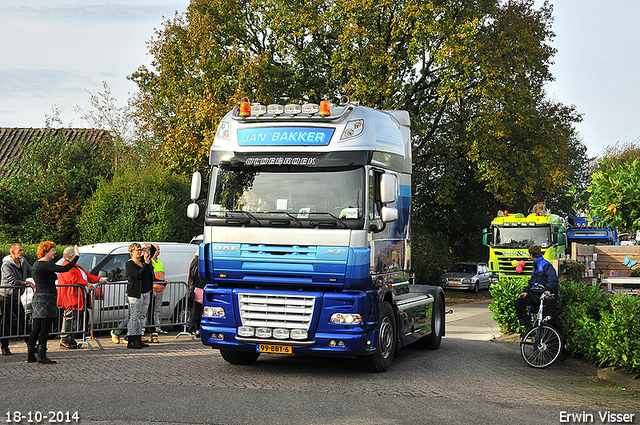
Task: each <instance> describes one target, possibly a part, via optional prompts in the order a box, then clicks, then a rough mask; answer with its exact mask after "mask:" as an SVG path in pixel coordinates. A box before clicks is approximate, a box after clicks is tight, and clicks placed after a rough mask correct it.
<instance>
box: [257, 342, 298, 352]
mask: <svg viewBox="0 0 640 425" xmlns="http://www.w3.org/2000/svg"><path fill="white" fill-rule="evenodd" d="M258 351H259V352H261V353H273V354H293V348H292V347H291V346H290V345H272V344H258Z"/></svg>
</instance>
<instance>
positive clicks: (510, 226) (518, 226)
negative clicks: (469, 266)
mask: <svg viewBox="0 0 640 425" xmlns="http://www.w3.org/2000/svg"><path fill="white" fill-rule="evenodd" d="M483 244H484V245H486V246H488V247H489V268H490V269H491V271H492V272H494V273H498V275H499V277H509V276H512V277H514V276H515V277H517V276H529V275H531V272H532V271H533V259H532V258H530V256H529V247H530V246H532V245H538V246H540V248H542V253H543V256H544V258H545V259H547V260H548V261H549V262H551V263H553V260H557V259H560V258H564V255H565V225H564V220H563V219H562V217H560V216H558V215H556V214H552V213H551V212H550V211H549V210H547V208H546V206H545V204H543V203H539V204H536V205H534V206H533V207H532V209H531V211H530V212H529V214H527V215H524V214H521V213H516V214H513V213H509V212H507V211H498V214H497V216H496V218H494V219H493V221H492V222H491V227H489V228H486V229H484V230H483Z"/></svg>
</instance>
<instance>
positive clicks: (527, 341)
mask: <svg viewBox="0 0 640 425" xmlns="http://www.w3.org/2000/svg"><path fill="white" fill-rule="evenodd" d="M547 297H549V298H553V294H551V295H548V296H544V295H543V296H541V297H540V306H539V307H538V312H537V313H536V315H535V320H534V322H533V326H531V327H530V328H529V329H527V330H526V332H525V334H524V336H523V337H522V340H521V341H520V354H522V358H523V359H524V361H525V362H526V363H527V364H528V365H529V366H531V367H535V368H538V369H543V368H545V367H548V366H551V365H552V364H553V363H554V362H555V361H556V360H558V358H559V357H560V353H561V352H562V346H563V342H562V337H561V336H560V333H559V332H558V331H557V330H555V329H554V328H553V327H551V326H548V325H546V324H545V323H546V322H547V321H548V320H549V319H551V316H547V317H543V314H544V301H545V299H546V298H547Z"/></svg>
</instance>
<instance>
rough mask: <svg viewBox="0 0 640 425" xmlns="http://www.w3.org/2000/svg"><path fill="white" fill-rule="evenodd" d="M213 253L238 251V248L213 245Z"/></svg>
mask: <svg viewBox="0 0 640 425" xmlns="http://www.w3.org/2000/svg"><path fill="white" fill-rule="evenodd" d="M213 250H214V251H239V250H240V247H239V246H229V245H214V246H213Z"/></svg>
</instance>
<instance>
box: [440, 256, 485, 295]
mask: <svg viewBox="0 0 640 425" xmlns="http://www.w3.org/2000/svg"><path fill="white" fill-rule="evenodd" d="M438 284H439V285H440V286H441V287H442V288H446V289H466V290H468V291H473V292H478V291H479V290H481V289H489V286H490V285H491V270H489V266H488V265H487V264H486V263H454V264H453V266H451V267H450V268H449V270H447V271H446V272H445V273H444V274H443V275H442V276H440V280H439V282H438Z"/></svg>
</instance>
